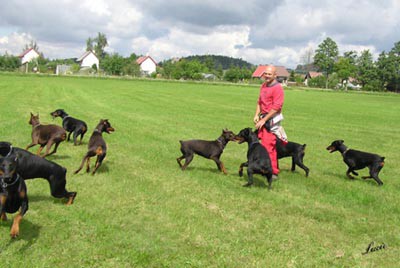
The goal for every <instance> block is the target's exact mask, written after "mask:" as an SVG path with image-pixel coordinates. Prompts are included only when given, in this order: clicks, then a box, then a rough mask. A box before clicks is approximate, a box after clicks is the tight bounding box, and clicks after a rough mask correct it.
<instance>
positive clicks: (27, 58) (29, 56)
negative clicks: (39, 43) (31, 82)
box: [18, 48, 40, 72]
mask: <svg viewBox="0 0 400 268" xmlns="http://www.w3.org/2000/svg"><path fill="white" fill-rule="evenodd" d="M39 56H40V54H39V52H37V51H36V50H35V49H34V48H29V49H27V50H25V51H24V52H23V53H22V54H21V55H19V56H18V57H19V58H20V59H21V64H22V65H23V66H22V68H23V69H25V72H28V69H29V68H28V65H29V63H30V62H31V61H33V60H34V59H37V58H39ZM33 71H35V72H36V71H37V66H34V68H33Z"/></svg>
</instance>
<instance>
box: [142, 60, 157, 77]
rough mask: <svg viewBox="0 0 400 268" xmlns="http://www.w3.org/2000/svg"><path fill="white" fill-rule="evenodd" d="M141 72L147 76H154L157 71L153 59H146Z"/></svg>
mask: <svg viewBox="0 0 400 268" xmlns="http://www.w3.org/2000/svg"><path fill="white" fill-rule="evenodd" d="M140 70H142V72H144V73H146V74H152V73H154V72H155V71H156V64H155V63H154V62H153V61H152V60H151V59H146V60H145V61H144V62H142V64H141V65H140Z"/></svg>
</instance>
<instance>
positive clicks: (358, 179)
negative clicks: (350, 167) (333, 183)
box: [323, 171, 378, 186]
mask: <svg viewBox="0 0 400 268" xmlns="http://www.w3.org/2000/svg"><path fill="white" fill-rule="evenodd" d="M323 174H324V175H328V176H331V177H335V178H338V179H340V180H343V181H346V182H363V183H368V184H370V185H376V186H378V184H377V183H376V181H375V180H374V179H372V178H370V179H363V178H362V176H363V175H361V174H359V175H358V176H355V175H353V177H354V179H350V178H348V177H347V176H346V172H345V171H344V172H343V174H341V173H333V172H331V171H325V172H323Z"/></svg>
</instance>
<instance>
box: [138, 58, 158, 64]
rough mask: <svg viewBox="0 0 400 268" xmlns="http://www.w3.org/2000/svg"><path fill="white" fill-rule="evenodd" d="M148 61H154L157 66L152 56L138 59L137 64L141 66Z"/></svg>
mask: <svg viewBox="0 0 400 268" xmlns="http://www.w3.org/2000/svg"><path fill="white" fill-rule="evenodd" d="M147 59H150V60H152V61H153V62H154V64H155V65H157V62H155V60H153V58H152V57H150V56H142V57H139V58H137V60H136V63H137V64H139V65H140V64H142V63H143V62H144V61H145V60H147Z"/></svg>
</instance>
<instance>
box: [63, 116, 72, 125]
mask: <svg viewBox="0 0 400 268" xmlns="http://www.w3.org/2000/svg"><path fill="white" fill-rule="evenodd" d="M68 117H71V116H69V115H67V116H64V117H63V123H64V120H65V119H67V118H68Z"/></svg>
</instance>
